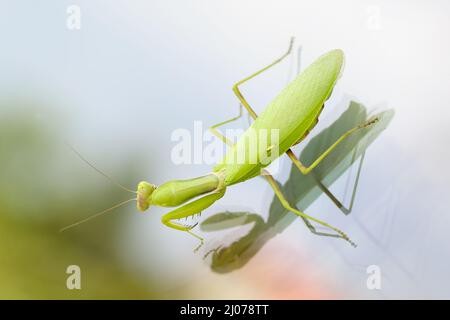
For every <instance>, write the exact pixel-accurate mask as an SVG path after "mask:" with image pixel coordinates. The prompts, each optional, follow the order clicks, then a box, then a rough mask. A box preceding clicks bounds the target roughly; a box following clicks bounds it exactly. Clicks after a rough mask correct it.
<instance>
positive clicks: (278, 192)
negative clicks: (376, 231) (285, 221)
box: [264, 172, 356, 247]
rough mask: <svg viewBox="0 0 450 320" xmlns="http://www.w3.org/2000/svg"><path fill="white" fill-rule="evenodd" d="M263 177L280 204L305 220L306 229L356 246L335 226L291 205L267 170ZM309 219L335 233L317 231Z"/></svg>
mask: <svg viewBox="0 0 450 320" xmlns="http://www.w3.org/2000/svg"><path fill="white" fill-rule="evenodd" d="M264 177H265V178H266V179H267V181H268V182H269V184H270V186H271V187H272V189H273V191H274V192H275V195H276V196H277V197H278V200H280V202H281V204H282V205H283V207H284V208H285V209H286V210H289V211H291V212H293V213H295V214H296V215H298V216H299V217H300V218H302V219H303V221H304V222H305V224H306V226H307V227H308V229H309V230H310V231H311V232H312V233H314V234H317V235H321V236H328V237H335V238H342V239H344V240H346V241H347V242H349V243H350V244H351V245H352V246H354V247H356V244H355V243H354V242H353V241H351V240H350V238H349V237H348V236H347V235H346V234H345V233H344V232H343V231H341V230H339V229H338V228H336V227H333V226H332V225H330V224H328V223H326V222H324V221H321V220H319V219H316V218H314V217H311V216H309V215H307V214H305V213H303V212H301V211H300V210H298V209H296V208H294V207H292V206H291V205H290V204H289V201H288V200H287V199H286V197H285V196H284V195H283V192H282V191H281V189H280V187H279V185H278V183H277V182H276V181H275V179H274V178H273V176H272V175H270V174H269V173H268V172H267V173H266V174H265V175H264ZM310 221H314V222H316V223H318V224H320V225H322V226H324V227H327V228H329V229H331V230H333V231H335V233H324V232H318V231H317V230H316V228H315V227H314V226H313V225H312V224H311V222H310Z"/></svg>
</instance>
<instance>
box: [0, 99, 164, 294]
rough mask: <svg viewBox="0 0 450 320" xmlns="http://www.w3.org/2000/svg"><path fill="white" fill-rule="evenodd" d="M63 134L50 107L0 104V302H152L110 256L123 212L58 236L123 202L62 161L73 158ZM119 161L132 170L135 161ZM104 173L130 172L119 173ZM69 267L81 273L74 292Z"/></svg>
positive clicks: (145, 280) (145, 284)
mask: <svg viewBox="0 0 450 320" xmlns="http://www.w3.org/2000/svg"><path fill="white" fill-rule="evenodd" d="M49 115H50V117H54V118H51V119H48V117H49ZM42 117H44V120H43V119H42ZM63 131H64V121H63V120H62V119H61V117H59V118H58V116H56V115H55V113H54V112H53V111H52V110H51V109H48V108H44V107H37V106H34V105H30V104H27V103H23V102H17V101H13V102H2V103H0V164H1V166H0V298H1V299H58V298H63V299H71V298H81V299H88V298H89V299H90V298H98V299H108V298H109V299H116V298H125V299H126V298H134V299H140V298H148V299H151V298H158V297H157V296H155V295H154V294H152V285H153V281H152V279H151V278H150V276H149V275H148V274H138V273H137V272H136V271H135V270H130V268H129V267H126V266H125V265H124V262H123V261H121V260H120V259H119V257H118V252H119V250H120V249H121V248H120V243H117V235H118V233H119V231H120V228H122V226H123V222H124V220H125V219H126V218H127V216H126V215H123V214H120V213H115V214H111V215H109V216H108V219H102V220H101V221H100V222H97V223H91V224H90V223H86V224H85V225H83V227H78V228H73V229H70V230H69V231H67V232H64V233H60V232H59V229H60V228H61V227H63V226H65V225H68V224H70V223H72V222H74V221H76V220H79V219H80V217H86V216H88V215H89V214H92V213H93V210H97V209H98V208H100V209H99V210H101V209H102V208H107V207H109V206H111V205H112V204H114V203H118V202H119V201H120V200H122V199H124V197H130V196H129V195H124V194H123V191H120V190H116V189H114V187H113V186H111V187H106V188H105V187H100V184H99V183H89V181H88V179H86V178H85V176H86V175H84V176H83V175H80V172H81V171H80V170H84V172H89V170H90V169H89V168H88V167H84V168H83V166H73V165H72V163H69V162H68V161H67V159H72V160H73V161H80V160H79V159H76V157H75V156H74V155H73V154H71V151H70V150H69V149H68V148H66V147H65V146H64V144H63V140H62V139H61V140H60V139H59V138H60V137H62V136H64V134H63ZM69 155H70V156H69ZM127 159H133V157H132V156H131V157H127ZM127 161H132V160H127ZM122 164H123V165H121V168H134V169H133V170H138V169H139V167H138V166H137V165H136V163H133V165H132V166H131V165H127V163H122ZM111 174H112V175H114V176H115V177H119V178H120V177H124V176H128V177H129V176H130V175H131V176H132V175H133V173H132V172H123V169H121V170H115V171H114V172H111ZM80 176H81V177H83V178H79V177H80ZM101 179H102V178H101V177H100V176H97V177H96V180H98V181H102V180H101ZM83 181H84V182H83ZM131 197H132V196H131ZM122 213H123V212H122ZM70 265H78V266H79V267H80V268H81V286H82V287H81V290H68V289H67V287H66V280H67V277H68V276H69V275H68V274H66V269H67V267H68V266H70Z"/></svg>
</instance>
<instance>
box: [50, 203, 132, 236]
mask: <svg viewBox="0 0 450 320" xmlns="http://www.w3.org/2000/svg"><path fill="white" fill-rule="evenodd" d="M135 200H136V199H135V198H133V199H128V200H125V201H123V202H120V203H118V204H116V205H114V206H112V207H110V208H108V209H105V210H103V211H100V212H98V213H96V214H94V215H92V216H90V217H87V218H86V219H83V220H80V221H78V222H75V223H72V224H70V225H68V226H66V227H64V228H62V229H60V230H59V232H63V231H66V230H67V229H70V228H72V227H75V226H78V225H79V224H82V223H84V222H86V221H89V220H91V219H94V218H97V217H99V216H101V215H102V214H105V213H107V212H109V211H111V210H114V209H117V208H119V207H121V206H123V205H124V204H127V203H128V202H131V201H135Z"/></svg>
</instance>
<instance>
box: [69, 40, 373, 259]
mask: <svg viewBox="0 0 450 320" xmlns="http://www.w3.org/2000/svg"><path fill="white" fill-rule="evenodd" d="M292 47H293V38H292V39H291V41H290V44H289V48H288V50H287V52H286V53H284V54H283V55H282V56H281V57H280V58H278V59H277V60H275V61H274V62H272V63H271V64H269V65H268V66H266V67H264V68H262V69H261V70H259V71H257V72H255V73H253V74H252V75H250V76H248V77H246V78H245V79H243V80H241V81H238V82H237V83H236V84H234V86H233V92H234V94H235V95H236V96H237V98H238V99H239V102H240V104H241V108H240V113H239V116H237V117H234V118H232V119H229V120H226V121H223V122H220V123H218V124H216V125H214V126H212V127H210V128H209V129H210V131H211V132H212V133H213V134H214V135H215V136H216V137H218V138H219V139H220V140H222V141H223V142H224V143H225V144H227V145H228V146H229V150H228V152H227V153H226V154H225V156H224V158H223V160H222V161H221V162H220V163H218V164H217V165H216V166H215V167H214V168H213V170H212V172H211V173H209V174H207V175H204V176H201V177H196V178H192V179H186V180H171V181H168V182H166V183H164V184H162V185H160V186H156V185H154V184H151V183H149V182H146V181H142V182H140V183H139V184H138V186H137V191H136V192H135V193H136V198H135V199H131V200H133V201H134V200H135V201H136V202H137V209H138V210H139V211H142V212H144V211H146V210H148V209H149V208H150V207H151V206H160V207H177V208H176V209H174V210H173V211H170V212H169V213H166V214H164V215H163V216H162V218H161V221H162V223H163V224H164V225H166V226H168V227H170V228H173V229H176V230H179V231H183V232H186V233H188V234H190V235H192V236H194V237H196V238H197V239H198V240H200V244H199V246H198V247H197V248H196V249H195V251H196V250H198V248H199V247H200V246H201V245H202V244H203V242H204V239H203V238H202V237H201V236H199V235H197V234H196V233H194V232H193V231H192V230H193V228H195V227H196V225H197V223H195V224H193V225H186V224H183V223H182V222H181V219H183V218H187V217H191V216H195V215H197V214H200V213H201V212H202V211H203V210H205V209H207V208H208V207H210V206H212V205H213V204H214V203H215V202H216V201H218V200H219V199H221V198H222V197H223V196H224V194H225V192H226V190H227V188H228V187H230V186H233V185H235V184H238V183H242V182H245V181H247V180H249V179H252V178H255V177H257V176H262V177H263V178H265V179H266V180H267V182H268V183H269V184H270V186H271V187H272V189H273V191H274V192H275V195H276V196H277V198H278V199H279V201H280V202H281V204H282V205H283V207H284V208H285V209H286V210H288V211H290V212H292V213H294V214H296V215H298V216H299V217H300V218H302V220H303V221H304V222H305V223H306V224H307V226H308V228H309V229H310V230H311V231H312V232H314V233H318V232H316V231H315V228H314V227H313V226H312V224H311V222H315V223H316V224H318V225H322V226H323V227H326V228H328V229H330V230H333V231H334V232H332V233H331V234H332V235H333V236H337V237H339V238H342V239H344V240H346V241H348V242H349V243H350V244H352V245H353V246H356V245H355V244H354V243H353V242H352V241H351V240H350V238H349V237H348V236H347V235H346V234H345V233H344V232H343V231H341V230H340V229H338V228H336V227H334V226H332V225H330V224H328V223H326V222H324V221H322V220H319V219H317V218H314V217H313V216H310V215H308V214H306V213H304V212H301V211H300V210H298V209H296V208H295V207H294V206H293V205H291V204H290V203H289V202H288V200H287V199H286V197H285V195H284V194H283V192H282V190H281V188H280V187H279V185H278V184H277V182H276V180H275V178H274V177H273V176H272V175H271V174H270V172H269V171H268V170H267V166H268V165H270V163H271V162H273V161H274V160H275V159H277V158H278V157H279V156H281V155H282V154H284V153H286V154H287V155H288V157H289V158H290V159H291V161H292V162H293V164H294V165H295V167H296V168H298V170H300V172H301V173H302V174H305V175H306V174H308V173H310V172H311V170H313V169H314V168H315V167H316V166H317V165H318V164H319V163H320V162H321V161H322V160H323V159H324V158H325V157H326V156H327V155H328V154H329V153H330V152H332V150H333V149H334V148H335V147H336V146H337V145H338V144H339V143H341V142H342V141H343V140H344V139H346V138H347V137H349V136H350V135H351V134H353V133H354V132H356V131H358V130H360V129H362V128H367V127H369V126H371V125H372V124H374V123H375V122H376V121H377V120H378V119H377V118H376V117H374V118H370V119H368V120H367V121H365V122H364V123H362V124H360V125H358V126H357V127H354V128H353V129H350V130H349V131H347V132H346V133H344V134H343V135H342V136H341V137H340V138H339V139H337V140H336V142H334V143H333V144H332V145H331V146H330V147H328V149H326V150H325V151H324V152H323V153H322V154H321V155H320V156H319V157H318V158H317V159H316V160H315V161H313V162H312V164H311V165H309V166H305V165H304V164H303V163H301V162H300V160H299V159H298V158H297V157H296V155H295V154H294V153H293V151H292V150H291V147H293V146H295V145H296V144H298V143H300V142H301V141H302V140H304V139H305V138H306V136H307V135H308V134H309V133H310V131H311V130H312V129H313V128H314V126H315V125H316V124H317V123H318V118H319V116H320V114H321V112H322V110H323V108H324V103H325V102H326V101H327V100H328V98H329V97H330V95H331V93H332V91H333V88H334V86H335V84H336V82H337V80H338V78H339V76H340V74H341V69H342V66H343V63H344V53H343V52H342V50H339V49H336V50H332V51H330V52H328V53H326V54H324V55H322V56H321V57H319V58H318V59H317V60H316V61H314V62H313V63H312V64H311V65H309V66H308V67H307V68H306V69H305V70H304V71H303V72H302V73H300V74H299V75H298V76H297V77H296V78H295V79H294V80H293V81H292V82H291V83H290V84H289V85H288V86H287V87H286V88H285V89H283V90H282V91H281V92H280V93H279V94H278V96H277V97H276V98H275V99H274V100H273V101H272V102H271V103H270V104H269V105H268V106H267V107H266V108H265V109H264V111H263V112H262V113H261V114H260V115H259V116H258V115H257V114H256V112H255V111H254V110H253V108H252V107H251V106H250V104H249V103H248V102H247V100H246V99H245V97H244V96H243V95H242V93H241V91H240V89H239V88H240V86H241V85H242V84H244V83H245V82H247V81H249V80H251V79H253V78H254V77H256V76H258V75H259V74H261V73H263V72H264V71H266V70H268V69H270V68H271V67H273V66H275V65H276V64H278V63H280V62H281V61H282V60H283V59H285V58H286V57H287V56H288V55H289V54H290V53H291V51H292ZM242 107H244V108H245V109H246V111H247V112H248V114H249V115H250V116H251V118H253V120H254V122H253V123H252V124H251V125H250V127H249V128H248V129H247V130H246V131H245V132H244V133H243V135H242V136H241V137H240V138H239V140H238V141H237V142H236V143H233V142H231V141H230V140H229V139H228V138H226V137H225V136H224V135H222V134H221V133H220V132H219V131H218V130H217V128H218V127H220V126H222V125H225V124H228V123H230V122H232V121H235V120H237V119H238V118H240V117H241V116H242ZM274 130H275V131H276V133H277V134H276V135H275V137H276V139H275V138H273V136H272V135H270V137H263V136H264V135H262V134H261V133H264V132H271V131H274ZM266 136H267V135H266ZM263 140H264V141H263ZM249 141H250V142H252V143H253V144H257V145H259V146H261V145H262V146H264V147H263V148H261V147H260V148H259V150H258V151H257V152H256V154H255V156H253V157H249V154H250V146H249V145H248V142H249ZM249 158H251V159H249ZM236 159H243V160H242V161H236ZM97 171H98V170H97ZM99 172H100V171H99ZM100 173H102V172H100ZM102 174H103V173H102ZM121 187H122V186H121ZM125 189H126V188H125ZM127 190H128V191H131V190H129V189H127ZM132 192H134V191H132ZM194 198H198V199H195V200H193V199H194ZM131 200H128V201H131ZM190 200H193V201H190ZM128 201H126V202H128ZM122 204H123V203H121V204H119V205H122ZM119 205H117V206H114V207H112V208H110V209H107V210H111V209H114V208H116V207H118V206H119ZM101 213H104V212H101ZM101 213H99V214H101ZM91 218H92V217H91ZM81 222H83V221H81ZM77 224H78V223H77ZM69 227H71V226H69ZM64 229H66V228H64ZM318 234H324V233H318Z"/></svg>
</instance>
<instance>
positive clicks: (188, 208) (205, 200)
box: [161, 188, 226, 252]
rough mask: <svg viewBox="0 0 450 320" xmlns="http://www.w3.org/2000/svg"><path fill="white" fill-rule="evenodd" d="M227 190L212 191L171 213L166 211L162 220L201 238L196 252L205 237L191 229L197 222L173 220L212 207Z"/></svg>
mask: <svg viewBox="0 0 450 320" xmlns="http://www.w3.org/2000/svg"><path fill="white" fill-rule="evenodd" d="M225 190H226V189H225V188H223V189H222V190H220V191H217V192H214V193H211V194H209V195H207V196H204V197H202V198H200V199H198V200H195V201H192V202H189V203H188V204H185V205H184V206H182V207H179V208H177V209H175V210H173V211H170V212H169V213H166V214H165V215H163V216H162V217H161V222H162V223H163V224H164V225H166V226H168V227H170V228H172V229H176V230H180V231H185V232H187V233H189V234H190V235H192V236H194V237H195V238H197V239H198V240H200V244H199V245H198V246H197V247H196V248H195V249H194V252H196V251H197V250H198V249H200V247H201V246H202V245H203V238H202V237H200V236H199V235H197V234H195V233H193V232H192V231H191V230H192V229H193V228H195V226H196V225H197V223H196V224H194V225H190V226H189V225H183V224H181V223H180V222H174V221H173V220H178V219H182V218H187V217H190V216H194V215H196V214H200V213H201V211H203V210H205V209H206V208H208V207H210V206H211V205H212V204H213V203H214V202H216V201H217V200H219V199H220V198H222V197H223V195H224V194H225Z"/></svg>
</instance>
